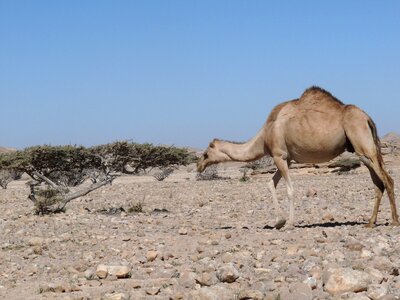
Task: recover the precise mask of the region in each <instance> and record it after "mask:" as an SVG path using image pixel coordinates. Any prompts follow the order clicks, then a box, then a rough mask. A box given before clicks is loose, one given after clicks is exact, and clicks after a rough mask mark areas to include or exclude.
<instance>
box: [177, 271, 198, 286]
mask: <svg viewBox="0 0 400 300" xmlns="http://www.w3.org/2000/svg"><path fill="white" fill-rule="evenodd" d="M196 276H197V275H196V273H194V272H189V271H183V272H182V273H181V274H180V276H179V279H178V282H179V285H181V286H182V287H184V288H193V287H194V286H195V285H196Z"/></svg>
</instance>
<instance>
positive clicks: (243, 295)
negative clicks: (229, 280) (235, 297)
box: [239, 289, 264, 300]
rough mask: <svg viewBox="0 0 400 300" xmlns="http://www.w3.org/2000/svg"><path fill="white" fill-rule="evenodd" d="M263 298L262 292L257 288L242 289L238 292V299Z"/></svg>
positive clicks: (260, 299)
mask: <svg viewBox="0 0 400 300" xmlns="http://www.w3.org/2000/svg"><path fill="white" fill-rule="evenodd" d="M263 298H264V293H263V292H261V291H258V290H253V289H249V290H242V291H240V292H239V300H247V299H254V300H262V299H263Z"/></svg>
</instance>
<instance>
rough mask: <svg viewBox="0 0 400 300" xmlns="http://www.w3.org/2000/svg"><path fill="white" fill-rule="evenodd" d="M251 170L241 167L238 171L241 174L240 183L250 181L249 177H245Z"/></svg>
mask: <svg viewBox="0 0 400 300" xmlns="http://www.w3.org/2000/svg"><path fill="white" fill-rule="evenodd" d="M249 170H251V169H250V168H246V167H243V168H241V169H240V171H241V172H242V176H241V177H240V178H239V181H240V182H247V181H249V180H250V177H249V176H248V175H247V173H248V172H249Z"/></svg>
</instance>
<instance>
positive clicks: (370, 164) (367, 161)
mask: <svg viewBox="0 0 400 300" xmlns="http://www.w3.org/2000/svg"><path fill="white" fill-rule="evenodd" d="M358 157H359V158H360V160H361V161H362V162H363V164H364V165H366V166H367V167H368V168H373V165H372V161H371V160H370V159H369V158H368V157H366V156H364V155H359V156H358Z"/></svg>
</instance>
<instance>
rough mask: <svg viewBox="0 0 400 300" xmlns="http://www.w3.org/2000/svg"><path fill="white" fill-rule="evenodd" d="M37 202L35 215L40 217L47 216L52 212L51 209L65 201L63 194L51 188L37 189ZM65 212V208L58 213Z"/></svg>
mask: <svg viewBox="0 0 400 300" xmlns="http://www.w3.org/2000/svg"><path fill="white" fill-rule="evenodd" d="M35 196H36V201H35V202H34V204H35V213H36V214H38V215H45V214H48V213H50V212H53V213H54V212H56V211H52V210H51V209H50V208H51V207H52V206H54V205H57V204H58V203H60V202H61V201H62V199H63V195H62V192H61V191H59V190H57V189H54V188H51V187H49V186H45V187H41V188H37V189H36V195H35ZM61 211H64V208H62V209H60V210H59V211H57V212H61Z"/></svg>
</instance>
